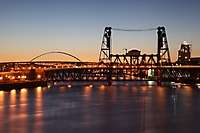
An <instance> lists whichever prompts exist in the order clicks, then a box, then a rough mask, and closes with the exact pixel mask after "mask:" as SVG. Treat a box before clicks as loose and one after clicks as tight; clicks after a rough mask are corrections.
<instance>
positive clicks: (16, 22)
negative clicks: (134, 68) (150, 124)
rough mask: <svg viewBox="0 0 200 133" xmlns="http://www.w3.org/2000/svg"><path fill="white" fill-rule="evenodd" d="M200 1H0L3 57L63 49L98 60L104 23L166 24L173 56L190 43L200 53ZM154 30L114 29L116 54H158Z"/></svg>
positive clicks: (130, 25) (128, 25) (27, 57)
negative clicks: (184, 42) (183, 44)
mask: <svg viewBox="0 0 200 133" xmlns="http://www.w3.org/2000/svg"><path fill="white" fill-rule="evenodd" d="M199 7H200V1H199V0H0V61H14V60H15V61H27V60H30V59H31V58H32V57H33V56H36V55H38V54H41V53H43V52H47V51H54V50H59V51H65V52H69V53H71V54H73V55H76V56H78V57H79V58H80V59H82V60H84V61H87V60H89V61H96V60H97V59H98V56H99V50H100V45H101V40H102V34H103V30H104V27H105V26H111V27H117V28H152V27H157V26H165V27H166V30H167V35H168V42H169V47H170V52H171V56H172V57H173V59H176V57H177V50H178V49H179V47H180V43H181V42H183V41H185V40H186V41H188V42H190V43H192V56H200V54H199V52H200V36H199V35H200V8H199ZM156 39H157V36H156V32H155V31H154V32H139V33H138V32H137V33H136V32H131V33H130V32H128V33H127V32H117V31H114V32H113V52H116V53H123V52H124V51H123V50H122V49H123V48H127V49H131V48H137V49H141V50H142V53H155V52H156V48H157V40H156Z"/></svg>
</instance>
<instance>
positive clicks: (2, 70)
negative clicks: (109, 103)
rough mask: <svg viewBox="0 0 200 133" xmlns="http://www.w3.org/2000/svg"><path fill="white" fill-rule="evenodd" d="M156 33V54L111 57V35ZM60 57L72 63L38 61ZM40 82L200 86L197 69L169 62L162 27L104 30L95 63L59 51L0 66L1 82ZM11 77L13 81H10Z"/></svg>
mask: <svg viewBox="0 0 200 133" xmlns="http://www.w3.org/2000/svg"><path fill="white" fill-rule="evenodd" d="M113 31H118V32H145V31H157V53H154V54H140V53H136V54H134V53H131V52H130V53H129V52H126V53H125V54H114V53H112V43H111V42H112V41H111V40H112V32H113ZM49 54H61V55H65V56H69V57H71V58H73V59H75V60H76V61H75V62H69V61H37V59H39V58H41V57H42V56H45V55H49ZM23 75H25V76H26V77H25V79H26V80H43V81H108V82H111V81H112V80H155V81H157V82H158V83H160V82H161V81H173V82H184V83H200V66H192V65H182V66H180V65H177V64H176V63H173V62H171V58H170V51H169V47H168V41H167V34H166V30H165V27H157V28H150V29H120V28H112V27H106V28H105V30H104V33H103V39H102V44H101V49H100V54H99V61H98V62H83V61H81V60H80V59H79V58H78V57H76V56H74V55H72V54H70V53H66V52H61V51H51V52H46V53H43V54H41V55H38V56H36V57H34V58H32V59H31V60H30V61H27V62H2V63H0V78H1V79H3V80H9V78H10V77H11V79H14V80H21V78H22V76H23ZM13 77H14V78H13Z"/></svg>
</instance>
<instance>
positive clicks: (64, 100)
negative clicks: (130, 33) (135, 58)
mask: <svg viewBox="0 0 200 133" xmlns="http://www.w3.org/2000/svg"><path fill="white" fill-rule="evenodd" d="M199 123H200V89H198V88H194V87H191V86H187V85H178V86H176V87H171V86H161V87H160V86H157V85H156V84H155V83H154V82H153V81H148V82H142V81H132V82H131V81H127V82H113V84H112V85H111V86H108V85H107V83H105V82H71V83H57V84H54V85H51V86H50V85H49V86H48V87H37V88H23V89H20V90H14V89H13V90H11V91H0V133H27V132H30V133H64V132H66V133H195V132H197V133H198V132H200V126H199Z"/></svg>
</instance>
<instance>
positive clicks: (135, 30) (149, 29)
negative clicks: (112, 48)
mask: <svg viewBox="0 0 200 133" xmlns="http://www.w3.org/2000/svg"><path fill="white" fill-rule="evenodd" d="M112 30H115V31H129V32H137V31H154V30H157V28H148V29H121V28H112Z"/></svg>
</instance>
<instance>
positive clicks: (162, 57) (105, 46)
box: [99, 27, 171, 66]
mask: <svg viewBox="0 0 200 133" xmlns="http://www.w3.org/2000/svg"><path fill="white" fill-rule="evenodd" d="M112 30H115V31H129V32H130V31H131V32H137V31H155V30H157V35H158V47H157V54H156V55H157V63H156V65H157V66H162V65H170V64H171V59H170V53H169V47H168V42H167V35H166V31H165V27H157V28H150V29H119V28H112V27H105V30H104V34H103V39H102V45H101V50H100V55H99V62H104V63H109V62H110V63H111V62H112V57H111V56H112V55H113V54H111V50H112V49H111V33H112Z"/></svg>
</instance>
